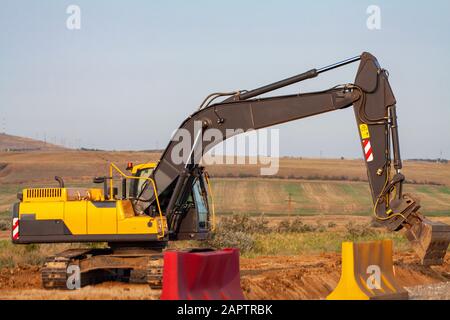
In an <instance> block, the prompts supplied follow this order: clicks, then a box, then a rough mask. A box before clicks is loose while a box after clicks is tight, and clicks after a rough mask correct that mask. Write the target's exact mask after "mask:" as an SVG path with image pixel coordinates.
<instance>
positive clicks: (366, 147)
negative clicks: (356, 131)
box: [363, 139, 373, 162]
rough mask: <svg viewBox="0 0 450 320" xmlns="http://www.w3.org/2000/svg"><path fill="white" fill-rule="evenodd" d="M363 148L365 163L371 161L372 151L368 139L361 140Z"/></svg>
mask: <svg viewBox="0 0 450 320" xmlns="http://www.w3.org/2000/svg"><path fill="white" fill-rule="evenodd" d="M363 147H364V155H365V157H366V161H367V162H371V161H373V151H372V146H371V145H370V140H369V139H365V140H363Z"/></svg>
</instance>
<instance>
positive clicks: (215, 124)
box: [11, 52, 450, 288]
mask: <svg viewBox="0 0 450 320" xmlns="http://www.w3.org/2000/svg"><path fill="white" fill-rule="evenodd" d="M357 61H359V68H358V71H357V74H356V78H355V81H354V83H350V84H343V85H338V86H335V87H333V88H331V89H328V90H323V91H318V92H311V93H302V94H292V95H281V96H271V97H270V96H269V97H267V96H265V97H260V96H261V95H263V94H267V93H269V92H272V91H274V90H277V89H279V88H282V87H285V86H288V85H292V84H295V83H298V82H300V81H305V80H307V79H311V78H315V77H317V76H318V75H319V74H322V73H325V72H328V71H330V70H333V69H335V68H339V67H342V66H345V65H348V64H350V63H354V62H357ZM217 99H219V101H218V102H217ZM350 106H353V109H354V112H355V117H356V123H357V128H358V132H359V137H360V141H361V149H362V151H363V155H364V160H365V163H366V167H367V175H368V181H369V185H370V189H371V196H372V200H373V213H374V216H375V218H376V219H377V220H378V221H379V222H380V224H382V225H383V226H384V227H386V228H387V229H389V230H391V231H399V230H401V229H405V230H406V236H407V238H408V239H409V240H410V241H411V244H412V246H413V248H414V249H415V251H416V252H417V254H418V255H419V257H420V258H421V261H422V263H424V264H442V262H443V258H444V256H445V254H446V251H447V247H448V245H449V242H450V236H449V235H450V227H449V226H448V225H446V224H443V223H440V222H432V221H430V220H428V219H426V218H425V217H424V216H423V215H422V214H421V213H420V212H419V209H420V202H419V199H417V197H415V196H414V195H410V194H406V193H403V183H404V182H405V177H404V175H403V174H402V172H401V170H402V160H401V158H400V146H399V136H398V124H397V114H396V100H395V97H394V94H393V92H392V90H391V87H390V85H389V81H388V72H387V71H386V70H384V69H383V68H381V67H380V65H379V64H378V61H377V59H376V58H375V57H374V56H373V55H371V54H370V53H367V52H364V53H362V54H361V55H359V56H356V57H353V58H350V59H347V60H344V61H341V62H338V63H335V64H332V65H329V66H326V67H324V68H320V69H312V70H309V71H307V72H304V73H302V74H298V75H296V76H293V77H290V78H287V79H284V80H281V81H278V82H275V83H272V84H269V85H266V86H263V87H260V88H257V89H254V90H250V91H244V90H243V91H237V92H230V93H214V94H212V95H209V96H208V97H207V98H206V99H205V101H204V102H203V103H202V104H201V105H200V107H199V108H198V110H196V111H195V112H194V113H193V114H191V115H190V116H189V117H188V118H187V119H186V120H185V121H184V122H183V123H182V124H181V126H180V128H179V130H184V132H187V133H189V140H190V141H188V142H189V145H190V148H189V149H188V152H181V153H180V152H179V151H180V148H179V147H178V145H177V144H178V143H179V142H180V141H177V140H176V139H172V140H171V141H170V142H169V144H168V146H167V147H166V149H165V150H164V152H163V153H162V156H161V158H160V160H159V161H158V162H156V163H146V164H139V165H133V164H132V163H129V164H128V166H127V168H126V170H123V171H122V170H121V169H120V168H118V167H117V166H116V165H114V164H111V165H110V170H109V174H108V175H106V176H101V177H95V178H94V179H93V182H94V183H97V184H99V185H100V187H98V188H67V187H66V186H65V182H64V180H63V179H62V178H60V177H55V178H56V180H57V181H58V183H59V185H58V186H57V187H55V188H29V189H24V190H23V192H22V193H20V194H19V195H18V198H19V202H17V203H16V204H15V205H14V206H13V214H12V233H11V237H12V241H13V242H14V243H15V244H30V243H82V242H86V243H106V244H107V246H106V247H102V248H94V249H92V248H86V249H69V250H66V251H64V252H61V253H59V254H56V255H54V256H51V257H48V258H47V261H46V262H45V264H44V266H43V268H42V281H43V285H44V287H45V288H66V283H67V278H68V273H67V269H68V267H69V266H71V265H77V266H78V267H79V268H80V271H81V275H82V277H81V282H82V285H83V284H87V283H93V282H96V281H103V280H104V279H124V280H126V281H132V280H134V281H145V282H148V283H149V284H150V285H151V286H152V287H160V286H161V281H162V266H163V264H162V252H163V250H164V249H165V248H166V246H167V244H168V242H169V241H177V240H186V239H194V240H205V239H208V238H209V236H210V235H211V233H212V232H213V229H214V206H213V201H211V200H212V199H211V192H210V191H211V190H210V183H209V178H208V175H207V173H206V171H205V169H204V167H203V166H201V165H200V163H201V158H202V156H203V155H204V153H206V152H208V151H209V150H210V149H211V148H213V147H214V146H215V145H217V144H218V143H220V142H222V141H223V140H225V139H228V138H230V137H232V136H233V135H235V134H237V133H238V132H243V131H244V132H245V131H247V130H250V129H261V128H266V127H269V126H273V125H276V124H281V123H285V122H289V121H293V120H297V119H302V118H306V117H310V116H314V115H318V114H322V113H325V112H330V111H334V110H340V109H344V108H347V107H350ZM229 129H242V131H237V130H229ZM208 130H215V132H216V133H217V132H218V133H220V135H217V134H216V135H215V139H214V140H212V139H209V140H208V139H204V138H203V136H204V135H205V133H207V132H208ZM230 132H232V134H230ZM330 134H332V132H330ZM298 138H299V139H301V137H298ZM211 140H212V141H211ZM119 191H120V192H119ZM232 192H233V190H230V191H229V196H230V198H232Z"/></svg>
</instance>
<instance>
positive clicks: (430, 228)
mask: <svg viewBox="0 0 450 320" xmlns="http://www.w3.org/2000/svg"><path fill="white" fill-rule="evenodd" d="M406 237H407V238H408V240H409V241H410V243H411V246H412V248H413V249H414V251H415V252H416V253H417V255H418V256H419V258H420V259H421V263H422V264H423V265H428V266H429V265H441V264H443V263H444V258H445V254H446V253H447V248H448V245H449V243H450V226H449V225H447V224H445V223H442V222H434V221H430V220H428V219H427V218H424V217H420V219H417V220H416V222H415V223H414V224H412V226H411V227H410V228H409V229H408V230H407V231H406Z"/></svg>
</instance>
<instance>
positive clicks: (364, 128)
mask: <svg viewBox="0 0 450 320" xmlns="http://www.w3.org/2000/svg"><path fill="white" fill-rule="evenodd" d="M359 131H360V132H361V138H362V139H363V140H364V139H369V138H370V133H369V126H368V125H367V124H365V123H362V124H360V125H359Z"/></svg>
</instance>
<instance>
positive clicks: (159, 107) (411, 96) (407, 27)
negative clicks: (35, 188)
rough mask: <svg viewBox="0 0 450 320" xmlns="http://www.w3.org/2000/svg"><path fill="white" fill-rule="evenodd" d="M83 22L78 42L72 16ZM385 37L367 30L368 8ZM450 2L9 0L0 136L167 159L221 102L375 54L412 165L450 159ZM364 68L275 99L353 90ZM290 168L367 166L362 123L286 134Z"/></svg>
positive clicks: (0, 24)
mask: <svg viewBox="0 0 450 320" xmlns="http://www.w3.org/2000/svg"><path fill="white" fill-rule="evenodd" d="M71 4H75V5H78V6H80V8H81V30H76V31H70V30H68V29H67V28H66V19H67V17H68V14H66V8H67V7H68V6H69V5H71ZM372 4H375V5H378V6H379V7H380V8H381V19H382V20H381V30H369V29H368V28H367V27H366V20H367V17H368V15H367V14H366V9H367V7H368V6H369V5H372ZM449 15H450V2H449V1H432V2H430V1H428V2H418V1H417V2H415V1H356V0H355V1H349V0H348V1H339V2H338V1H321V2H319V1H315V2H313V1H304V2H303V1H221V2H219V1H194V0H192V1H143V0H142V1H137V0H134V1H103V0H90V1H86V0H77V1H76V0H70V1H55V0H41V1H31V0H30V1H23V0H22V1H21V0H19V1H17V0H14V1H12V0H0V124H1V125H2V128H0V131H2V130H3V126H5V127H6V132H7V133H10V134H15V135H21V136H29V137H32V138H39V139H43V138H44V136H45V137H46V139H47V141H50V142H57V143H61V142H63V143H65V144H67V145H69V146H76V147H79V146H84V147H92V148H105V149H151V148H156V147H158V148H162V147H165V145H166V143H167V141H168V140H169V138H170V135H171V133H172V131H173V130H174V129H175V128H177V127H178V125H179V124H180V123H181V121H182V120H184V118H186V116H188V115H189V114H190V113H192V112H193V111H194V110H195V108H196V107H197V106H198V105H199V103H200V102H201V101H202V100H203V98H204V97H205V96H206V95H208V94H209V93H211V92H216V91H229V90H236V89H252V88H255V87H258V86H261V85H264V84H267V83H270V82H274V81H277V80H279V79H282V78H285V77H288V76H291V75H294V74H297V73H300V72H303V71H306V70H309V69H311V68H313V67H321V66H324V65H327V64H330V63H333V62H335V61H338V60H342V59H345V58H347V57H351V56H354V55H357V54H359V53H361V52H362V51H370V52H372V53H373V54H374V55H376V56H377V57H378V59H379V61H380V63H381V64H382V66H383V67H385V68H387V69H388V70H389V71H390V74H391V77H390V82H391V85H392V87H393V89H394V93H395V95H396V98H397V102H398V115H399V125H400V139H401V148H402V153H403V156H404V157H405V158H416V157H434V158H435V157H439V156H440V153H441V152H442V155H443V156H444V157H447V158H450V90H449V84H450V72H449V71H450V62H449V61H450V59H449V57H450V41H449V39H450V19H449V18H448V17H449ZM356 67H357V65H354V66H351V67H346V68H344V69H342V70H339V71H336V72H332V73H327V74H324V75H322V76H320V77H319V78H317V79H314V80H309V81H307V82H304V83H302V84H299V85H294V86H293V87H291V88H286V89H282V90H280V91H279V92H278V93H280V94H283V93H289V92H299V91H301V92H305V91H311V90H317V89H325V88H328V87H330V86H334V85H336V84H341V83H347V82H352V81H353V78H354V73H355V69H356ZM277 128H279V129H280V138H281V144H280V153H281V155H301V156H311V157H317V156H319V155H320V154H322V156H325V157H339V156H345V157H360V156H361V150H360V145H359V142H358V138H357V131H356V125H355V121H354V117H353V111H352V110H351V109H347V110H344V111H336V112H333V113H329V114H326V115H322V116H318V117H313V118H310V119H306V120H301V121H296V122H293V123H289V124H285V125H282V126H277Z"/></svg>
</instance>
